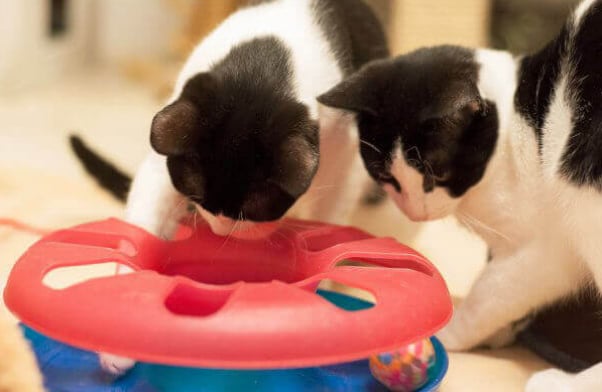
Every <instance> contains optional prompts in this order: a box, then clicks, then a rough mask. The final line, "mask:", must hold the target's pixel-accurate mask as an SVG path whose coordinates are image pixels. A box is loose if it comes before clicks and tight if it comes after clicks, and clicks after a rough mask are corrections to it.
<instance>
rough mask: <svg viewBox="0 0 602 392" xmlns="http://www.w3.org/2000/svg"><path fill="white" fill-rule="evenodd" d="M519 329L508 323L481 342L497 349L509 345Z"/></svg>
mask: <svg viewBox="0 0 602 392" xmlns="http://www.w3.org/2000/svg"><path fill="white" fill-rule="evenodd" d="M518 332H519V330H518V329H517V328H515V327H514V326H513V325H509V326H507V327H504V328H502V329H500V330H499V331H498V332H496V333H495V334H494V335H492V336H491V337H490V338H488V339H487V340H485V341H484V342H483V346H486V347H489V348H492V349H497V348H502V347H506V346H509V345H511V344H512V343H514V341H515V340H516V335H517V334H518Z"/></svg>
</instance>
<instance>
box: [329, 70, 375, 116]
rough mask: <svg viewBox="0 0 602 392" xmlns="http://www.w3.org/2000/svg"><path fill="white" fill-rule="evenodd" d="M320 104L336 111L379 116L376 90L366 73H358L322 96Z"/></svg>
mask: <svg viewBox="0 0 602 392" xmlns="http://www.w3.org/2000/svg"><path fill="white" fill-rule="evenodd" d="M318 102H320V103H321V104H322V105H325V106H329V107H332V108H335V109H342V110H347V111H350V112H356V113H368V114H372V115H377V110H376V108H377V107H378V106H377V100H376V97H375V88H374V86H373V85H372V84H371V83H370V81H369V78H368V75H367V74H366V72H361V71H360V72H358V73H356V74H355V75H352V76H351V77H349V78H348V79H346V80H344V81H342V82H341V83H339V84H338V85H336V86H335V87H333V88H332V89H331V90H330V91H328V92H326V93H324V94H322V95H320V96H319V97H318Z"/></svg>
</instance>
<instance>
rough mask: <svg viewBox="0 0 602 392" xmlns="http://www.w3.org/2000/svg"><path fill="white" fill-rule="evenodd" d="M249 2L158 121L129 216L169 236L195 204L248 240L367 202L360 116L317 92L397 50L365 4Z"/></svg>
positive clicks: (188, 73) (343, 214) (121, 364)
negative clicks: (324, 104) (327, 104)
mask: <svg viewBox="0 0 602 392" xmlns="http://www.w3.org/2000/svg"><path fill="white" fill-rule="evenodd" d="M252 3H253V5H251V6H249V7H247V8H243V9H241V10H240V11H238V12H236V13H234V14H233V15H231V16H230V17H229V18H228V19H226V20H225V21H224V22H223V23H222V24H221V25H220V26H219V27H218V28H217V29H216V30H215V31H213V32H212V33H211V34H210V35H209V36H208V37H206V38H205V39H204V40H203V41H202V42H201V43H200V44H199V45H198V47H197V48H196V49H195V50H194V51H193V53H192V54H191V56H190V58H189V60H188V61H187V63H186V64H185V66H184V68H183V69H182V71H181V73H180V76H179V78H178V81H177V83H176V86H175V89H174V93H173V96H172V98H171V99H170V100H169V104H168V105H167V106H166V107H165V108H164V109H163V110H161V111H160V112H159V113H158V114H157V115H156V116H155V118H154V120H153V122H152V127H151V136H150V141H151V145H152V148H153V151H152V152H151V153H150V154H149V156H148V157H147V159H146V160H145V162H144V163H143V164H142V166H141V168H140V170H139V171H138V172H137V173H136V175H135V178H134V179H133V182H132V184H131V190H130V192H129V196H128V200H127V208H126V220H127V221H128V222H130V223H133V224H136V225H138V226H140V227H142V228H144V229H146V230H148V231H150V232H151V233H154V234H156V235H159V236H162V237H165V238H169V237H170V236H171V235H172V233H173V231H174V229H175V228H176V226H177V223H178V221H179V220H180V218H181V217H182V216H183V215H184V214H185V213H186V211H187V206H188V205H189V204H192V205H193V206H194V208H195V209H196V210H197V211H198V212H199V213H200V214H201V215H202V217H203V218H204V219H205V220H206V221H207V222H208V223H209V225H210V226H211V228H212V230H213V231H214V232H215V233H217V234H220V235H234V236H238V237H244V238H248V237H250V236H258V235H265V232H264V231H263V230H261V229H260V228H258V227H257V223H266V222H268V223H267V225H268V227H267V228H266V227H265V225H264V226H263V227H262V229H263V228H266V231H268V232H269V231H270V230H271V229H272V228H273V225H275V224H277V223H274V222H276V221H277V220H278V219H280V218H281V217H283V216H285V215H288V216H291V215H292V216H294V217H297V218H302V219H312V220H321V221H327V222H335V223H340V224H344V223H346V219H347V216H348V214H349V212H351V211H352V210H353V207H354V205H355V204H356V203H357V201H359V198H360V196H361V191H362V190H363V189H364V187H363V186H362V181H363V180H364V179H366V180H367V179H368V178H367V176H365V175H363V173H364V172H363V171H362V170H361V159H360V157H359V155H358V154H357V148H358V147H357V146H358V137H357V132H356V130H355V123H354V121H353V118H352V117H351V116H347V115H341V114H340V113H338V112H336V111H332V110H329V109H327V108H319V107H318V103H317V101H316V97H317V96H318V95H319V94H320V93H323V92H324V91H327V90H328V89H330V88H331V87H333V86H334V85H336V84H337V83H339V82H340V81H341V80H342V79H343V78H344V77H345V76H348V75H349V74H351V73H352V72H353V71H354V70H356V69H358V68H359V67H360V66H362V65H363V64H365V63H367V62H369V61H371V60H374V59H377V58H381V57H386V56H387V55H388V49H387V44H386V40H385V36H384V33H383V30H382V28H381V26H380V24H379V22H378V21H377V19H376V17H375V16H374V15H373V14H372V12H371V10H370V8H369V7H368V6H367V5H365V4H364V3H363V2H362V1H361V0H271V1H253V2H252ZM74 147H75V150H76V152H78V155H79V156H80V157H81V156H82V154H83V155H85V154H86V151H85V149H82V148H81V147H82V146H81V145H78V144H77V143H76V144H75V145H74ZM93 161H94V159H91V160H90V159H89V160H88V163H90V162H93ZM84 163H85V162H84ZM97 167H98V168H102V169H103V170H101V171H103V172H105V173H107V172H111V170H106V169H107V168H108V166H106V165H104V166H103V165H102V164H99V165H97ZM97 177H99V180H100V181H101V182H102V183H105V184H107V183H110V181H104V180H103V179H102V178H100V177H101V176H97ZM123 183H125V182H124V181H122V184H121V185H123ZM120 189H121V193H120V194H122V193H123V192H122V191H123V186H121V187H120ZM270 222H271V223H270ZM102 363H103V365H104V367H105V368H107V369H109V370H112V371H115V372H121V371H123V370H124V369H126V368H128V367H129V366H131V365H132V364H133V362H132V361H130V360H127V359H123V358H117V357H114V356H110V355H103V356H102Z"/></svg>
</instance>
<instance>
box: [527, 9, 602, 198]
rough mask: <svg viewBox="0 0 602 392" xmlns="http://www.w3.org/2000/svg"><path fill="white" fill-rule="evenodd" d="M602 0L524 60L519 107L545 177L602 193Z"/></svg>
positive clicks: (575, 14) (579, 14) (582, 10)
mask: <svg viewBox="0 0 602 392" xmlns="http://www.w3.org/2000/svg"><path fill="white" fill-rule="evenodd" d="M600 53H602V0H586V1H584V2H582V3H581V5H580V6H579V7H578V8H577V10H576V12H575V13H574V15H573V16H572V17H571V18H570V19H569V21H568V23H567V24H566V25H565V27H564V28H563V30H562V32H561V33H560V35H559V36H558V37H557V38H556V39H555V40H554V41H552V42H551V43H550V44H549V45H548V46H547V47H546V48H544V49H543V50H542V51H540V52H539V53H536V54H535V55H532V56H527V57H525V58H524V59H522V61H521V66H520V70H519V77H518V78H519V87H518V89H517V93H516V96H515V106H516V109H517V111H518V112H519V114H520V115H521V116H522V118H524V119H525V120H526V121H527V123H528V124H529V125H530V127H531V128H532V129H533V130H534V134H535V138H536V140H537V144H538V146H539V155H540V159H541V162H542V166H543V173H544V176H545V177H546V178H548V179H551V180H554V182H556V180H560V182H561V183H567V184H569V185H570V186H572V187H576V188H582V187H587V188H593V189H595V190H597V191H601V192H602V72H601V70H602V56H601V55H600Z"/></svg>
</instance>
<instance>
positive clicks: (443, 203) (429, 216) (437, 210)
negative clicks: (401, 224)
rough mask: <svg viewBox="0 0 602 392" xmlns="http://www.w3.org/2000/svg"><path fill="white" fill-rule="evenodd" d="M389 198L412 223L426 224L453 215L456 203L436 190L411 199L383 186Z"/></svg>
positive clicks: (390, 187) (442, 192) (391, 187)
mask: <svg viewBox="0 0 602 392" xmlns="http://www.w3.org/2000/svg"><path fill="white" fill-rule="evenodd" d="M384 189H385V191H386V192H387V194H388V195H389V197H390V198H391V199H392V200H393V201H394V202H395V204H396V205H397V207H399V209H400V210H401V211H403V213H404V214H405V215H406V216H407V217H408V219H410V220H411V221H413V222H427V221H432V220H437V219H442V218H445V217H446V216H448V215H450V214H452V213H453V210H454V208H455V206H456V204H457V202H452V201H450V200H451V199H450V198H449V197H446V194H445V191H444V190H442V189H436V190H435V191H434V192H432V193H430V194H422V195H420V197H412V196H411V195H409V194H408V193H407V192H405V191H402V192H397V191H396V190H395V188H393V186H391V185H389V184H387V185H385V186H384Z"/></svg>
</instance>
